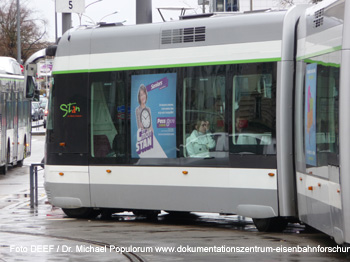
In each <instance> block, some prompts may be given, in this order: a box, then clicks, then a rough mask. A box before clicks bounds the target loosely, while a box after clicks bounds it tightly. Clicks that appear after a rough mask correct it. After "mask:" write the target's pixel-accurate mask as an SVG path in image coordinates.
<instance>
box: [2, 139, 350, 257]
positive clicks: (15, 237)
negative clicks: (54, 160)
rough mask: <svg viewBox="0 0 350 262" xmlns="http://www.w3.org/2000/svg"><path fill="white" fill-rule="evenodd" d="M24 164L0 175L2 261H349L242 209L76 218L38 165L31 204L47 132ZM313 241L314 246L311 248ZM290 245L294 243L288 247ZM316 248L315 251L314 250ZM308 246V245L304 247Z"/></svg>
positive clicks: (325, 244)
mask: <svg viewBox="0 0 350 262" xmlns="http://www.w3.org/2000/svg"><path fill="white" fill-rule="evenodd" d="M32 144H33V154H32V156H31V158H29V159H28V160H26V161H25V162H24V166H23V167H21V168H12V169H11V170H9V172H8V174H7V175H6V176H0V261H1V262H4V261H6V262H10V261H218V262H220V261H223V262H226V261H247V260H248V261H321V262H322V261H327V262H328V261H348V260H346V256H345V254H343V253H336V252H322V251H325V250H324V249H325V248H333V250H335V249H336V248H337V246H336V245H335V243H334V242H333V241H332V240H331V239H330V238H329V237H328V236H326V235H324V234H321V233H310V232H308V231H307V230H305V227H304V226H302V225H298V224H290V226H289V227H288V229H287V230H286V231H284V232H283V233H260V232H257V230H256V228H255V227H254V225H253V223H252V221H251V220H250V219H245V218H242V217H238V216H228V215H223V216H219V215H218V214H207V213H194V214H190V215H187V216H184V215H181V216H170V215H168V214H166V213H165V212H163V213H162V214H161V215H160V216H159V217H158V218H157V219H155V220H148V219H146V218H145V217H136V216H134V215H133V214H132V213H127V212H125V213H118V214H114V215H113V216H112V217H111V218H109V219H108V220H107V219H102V218H101V217H98V218H97V219H94V220H84V219H81V220H78V219H71V218H67V217H66V216H65V215H64V213H63V212H62V210H61V209H59V208H53V207H52V206H50V205H49V204H48V203H47V202H46V199H47V198H46V194H45V191H44V188H43V171H42V170H41V171H39V175H38V177H39V188H38V196H39V197H38V200H39V205H38V207H37V208H36V209H31V208H30V203H29V202H30V199H29V165H30V163H31V162H34V163H38V162H40V160H41V159H42V156H43V145H44V137H43V136H34V137H33V143H32ZM311 248H314V250H313V251H312V250H311ZM289 249H290V250H289ZM310 250H311V251H310ZM305 251H307V252H305Z"/></svg>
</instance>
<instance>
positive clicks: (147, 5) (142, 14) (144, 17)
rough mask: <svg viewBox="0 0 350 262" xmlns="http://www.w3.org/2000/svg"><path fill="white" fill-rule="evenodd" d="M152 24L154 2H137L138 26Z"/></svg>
mask: <svg viewBox="0 0 350 262" xmlns="http://www.w3.org/2000/svg"><path fill="white" fill-rule="evenodd" d="M147 23H152V0H136V24H147Z"/></svg>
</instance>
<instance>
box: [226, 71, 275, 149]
mask: <svg viewBox="0 0 350 262" xmlns="http://www.w3.org/2000/svg"><path fill="white" fill-rule="evenodd" d="M249 67H250V68H247V72H253V71H254V70H256V69H258V68H259V67H258V66H255V65H250V66H249ZM274 82H275V81H274V80H273V75H272V74H271V73H263V72H262V73H260V72H259V73H257V74H240V75H236V76H234V77H233V92H232V104H233V108H232V133H231V139H230V140H231V143H230V145H231V147H230V152H231V153H233V154H258V155H273V154H276V137H275V133H276V132H275V129H276V127H275V125H276V124H275V122H276V106H275V105H276V103H275V101H276V99H275V94H276V86H275V84H274Z"/></svg>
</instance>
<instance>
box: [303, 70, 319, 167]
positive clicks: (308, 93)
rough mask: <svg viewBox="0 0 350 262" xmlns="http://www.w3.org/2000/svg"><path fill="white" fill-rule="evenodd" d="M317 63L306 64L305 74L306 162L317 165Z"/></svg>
mask: <svg viewBox="0 0 350 262" xmlns="http://www.w3.org/2000/svg"><path fill="white" fill-rule="evenodd" d="M316 81H317V64H309V65H307V66H306V76H305V87H306V90H305V118H304V119H305V157H306V164H308V165H311V166H316V84H317V82H316Z"/></svg>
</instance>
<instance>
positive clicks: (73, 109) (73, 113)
mask: <svg viewBox="0 0 350 262" xmlns="http://www.w3.org/2000/svg"><path fill="white" fill-rule="evenodd" d="M76 104H77V103H69V104H62V105H61V106H60V109H61V110H62V111H63V112H65V114H64V115H63V117H66V116H67V117H82V115H78V114H77V113H79V112H80V107H78V106H76Z"/></svg>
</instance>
